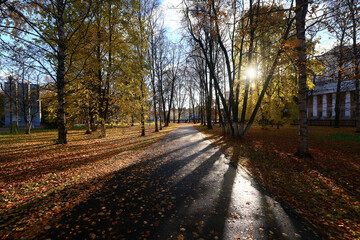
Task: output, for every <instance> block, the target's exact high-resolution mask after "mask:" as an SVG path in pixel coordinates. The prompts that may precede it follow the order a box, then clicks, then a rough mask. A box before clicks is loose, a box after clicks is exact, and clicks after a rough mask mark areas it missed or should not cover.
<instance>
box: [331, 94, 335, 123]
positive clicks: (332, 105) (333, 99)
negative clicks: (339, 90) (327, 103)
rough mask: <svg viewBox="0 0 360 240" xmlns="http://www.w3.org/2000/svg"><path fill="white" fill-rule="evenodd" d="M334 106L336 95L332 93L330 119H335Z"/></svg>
mask: <svg viewBox="0 0 360 240" xmlns="http://www.w3.org/2000/svg"><path fill="white" fill-rule="evenodd" d="M335 105H336V93H333V95H332V103H331V110H332V111H331V116H332V118H335Z"/></svg>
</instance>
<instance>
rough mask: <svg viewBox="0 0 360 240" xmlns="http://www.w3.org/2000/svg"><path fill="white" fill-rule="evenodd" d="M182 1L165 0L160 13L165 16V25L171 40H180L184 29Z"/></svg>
mask: <svg viewBox="0 0 360 240" xmlns="http://www.w3.org/2000/svg"><path fill="white" fill-rule="evenodd" d="M181 8H182V0H164V1H163V2H162V4H161V5H160V11H162V13H163V14H164V25H165V27H166V28H167V29H168V31H169V34H168V35H169V38H170V39H171V38H179V36H180V35H181V29H182V25H181V22H182V13H181Z"/></svg>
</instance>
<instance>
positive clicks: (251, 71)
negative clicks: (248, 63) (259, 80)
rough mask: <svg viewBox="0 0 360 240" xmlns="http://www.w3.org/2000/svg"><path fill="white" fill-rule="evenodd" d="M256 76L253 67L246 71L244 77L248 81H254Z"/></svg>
mask: <svg viewBox="0 0 360 240" xmlns="http://www.w3.org/2000/svg"><path fill="white" fill-rule="evenodd" d="M256 75H257V71H256V69H255V68H254V67H250V68H248V69H247V71H246V77H248V78H250V79H254V78H255V77H256Z"/></svg>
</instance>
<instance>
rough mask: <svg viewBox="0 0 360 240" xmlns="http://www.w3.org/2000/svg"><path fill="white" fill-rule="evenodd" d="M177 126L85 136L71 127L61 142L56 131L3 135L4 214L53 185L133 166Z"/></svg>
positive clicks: (0, 199)
mask: <svg viewBox="0 0 360 240" xmlns="http://www.w3.org/2000/svg"><path fill="white" fill-rule="evenodd" d="M176 126H177V125H172V126H170V127H168V128H165V129H164V130H163V131H161V132H158V133H155V132H154V127H153V126H149V124H148V125H147V126H146V136H145V137H141V136H140V133H141V129H140V127H139V126H133V127H127V126H126V127H125V126H123V127H116V128H115V127H114V128H109V129H107V137H106V138H99V137H98V136H99V133H97V132H95V133H93V134H91V135H86V134H84V130H70V131H69V132H68V144H66V145H58V144H55V140H56V138H57V131H56V130H43V129H41V130H36V131H33V133H32V134H30V135H25V134H21V133H20V134H2V135H0V163H1V165H0V213H1V212H3V211H8V210H10V209H12V208H14V207H19V206H21V205H23V204H26V203H27V202H29V201H31V200H32V199H35V198H36V197H38V196H42V195H43V194H46V193H48V192H49V191H50V192H51V190H52V189H53V188H57V187H59V186H68V185H71V184H75V183H79V182H81V181H87V180H89V179H91V178H95V177H101V176H102V175H105V174H109V173H111V172H114V171H117V170H119V169H121V168H123V167H126V166H129V165H131V164H132V163H133V162H132V161H133V159H134V157H135V156H137V155H138V154H140V153H141V150H143V149H145V148H146V147H148V146H150V145H151V144H153V143H154V142H156V141H157V140H159V139H160V138H161V137H163V136H164V135H165V134H166V133H168V132H169V131H171V130H172V129H173V128H174V127H176Z"/></svg>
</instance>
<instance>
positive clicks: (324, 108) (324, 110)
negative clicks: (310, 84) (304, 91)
mask: <svg viewBox="0 0 360 240" xmlns="http://www.w3.org/2000/svg"><path fill="white" fill-rule="evenodd" d="M322 116H323V118H327V95H326V94H324V95H323V96H322Z"/></svg>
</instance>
